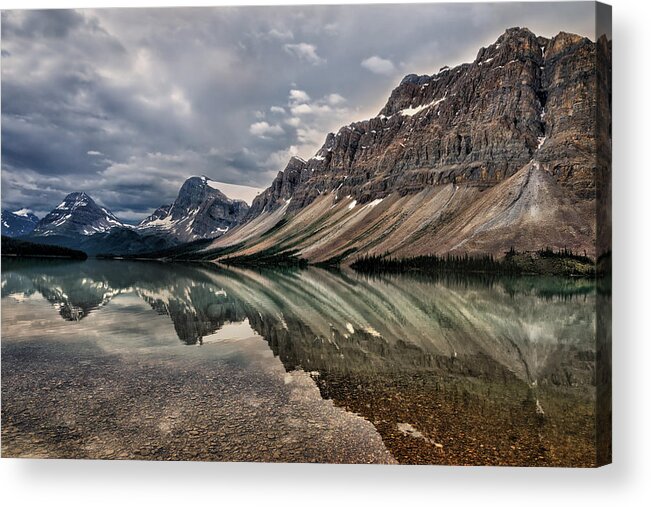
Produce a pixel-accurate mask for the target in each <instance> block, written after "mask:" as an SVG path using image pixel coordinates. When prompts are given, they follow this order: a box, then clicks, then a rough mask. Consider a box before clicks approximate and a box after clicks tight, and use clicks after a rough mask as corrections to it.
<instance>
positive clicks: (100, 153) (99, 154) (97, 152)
mask: <svg viewBox="0 0 651 507" xmlns="http://www.w3.org/2000/svg"><path fill="white" fill-rule="evenodd" d="M86 154H87V155H90V156H92V157H102V156H104V154H103V153H102V152H101V151H95V150H90V151H87V152H86Z"/></svg>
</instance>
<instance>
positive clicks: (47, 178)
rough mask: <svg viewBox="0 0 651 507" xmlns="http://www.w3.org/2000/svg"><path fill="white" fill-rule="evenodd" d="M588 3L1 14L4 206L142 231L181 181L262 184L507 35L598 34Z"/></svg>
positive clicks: (591, 7) (125, 10)
mask: <svg viewBox="0 0 651 507" xmlns="http://www.w3.org/2000/svg"><path fill="white" fill-rule="evenodd" d="M593 9H594V6H593V4H590V3H588V2H585V3H555V4H545V3H522V4H520V3H506V4H433V5H423V4H419V5H401V6H394V5H361V6H345V5H344V6H307V7H296V6H293V7H273V8H262V7H254V8H248V7H240V8H183V9H106V10H79V11H70V10H59V11H5V12H3V13H2V198H3V203H2V204H3V207H9V208H21V207H29V208H32V209H34V210H36V211H40V212H41V213H43V212H45V211H48V210H49V209H51V208H52V207H53V206H55V205H56V204H57V203H58V202H59V201H60V200H61V198H62V197H63V196H64V195H65V194H66V193H68V192H71V191H75V190H84V191H86V192H88V193H90V194H91V195H92V196H94V197H95V198H96V199H97V200H98V201H100V202H101V203H102V204H104V205H106V206H108V207H109V208H111V209H112V210H114V211H115V212H116V213H117V214H118V216H121V217H123V218H126V219H135V218H138V217H141V216H143V214H146V213H148V212H150V211H151V210H152V209H154V208H156V207H158V206H160V205H161V204H164V203H167V202H170V201H171V200H172V199H173V198H174V195H175V193H176V191H177V190H178V188H179V186H180V184H181V183H182V182H183V180H184V179H185V178H187V177H188V176H190V175H193V174H206V175H208V176H210V177H212V178H214V179H216V180H219V181H224V182H227V183H238V184H244V185H252V186H266V185H268V184H269V182H270V181H271V179H272V178H273V177H274V176H275V174H276V173H277V171H278V170H280V169H282V168H283V167H284V165H285V164H286V162H287V160H288V158H289V157H290V156H291V155H295V154H298V155H301V156H303V157H309V156H311V155H312V154H313V153H314V152H315V151H316V150H317V149H318V148H319V146H320V145H321V143H322V142H323V139H324V138H325V135H326V133H327V132H328V131H331V130H336V129H337V128H338V127H340V126H341V125H343V124H347V123H350V122H351V121H354V120H359V119H363V118H367V117H370V116H374V115H375V114H377V111H378V110H379V109H380V108H381V107H382V105H383V103H384V101H385V100H386V98H387V96H388V95H389V93H390V91H391V89H392V88H393V87H394V86H395V85H396V84H397V83H398V82H399V80H400V79H401V77H402V76H403V75H404V74H407V73H412V72H416V73H428V74H431V73H433V72H435V71H437V70H438V69H439V68H440V67H442V66H443V65H455V64H458V63H461V62H463V61H470V60H473V59H474V57H475V56H476V53H477V50H478V49H479V48H480V47H481V46H485V45H488V44H490V43H492V42H493V41H494V40H495V39H496V38H497V37H498V36H499V35H500V34H501V33H502V32H503V31H504V30H505V29H506V28H507V27H510V26H527V27H529V28H530V29H531V30H532V31H534V32H535V33H538V34H540V35H546V36H550V35H555V34H556V33H558V32H559V31H561V30H564V31H570V32H576V33H580V34H583V35H587V36H590V37H592V31H593V26H594V11H593Z"/></svg>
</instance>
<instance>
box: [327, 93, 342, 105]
mask: <svg viewBox="0 0 651 507" xmlns="http://www.w3.org/2000/svg"><path fill="white" fill-rule="evenodd" d="M326 98H327V100H328V104H330V105H333V106H338V105H339V104H343V103H344V102H346V99H345V98H343V97H342V96H341V95H339V94H338V93H331V94H330V95H328V96H327V97H326Z"/></svg>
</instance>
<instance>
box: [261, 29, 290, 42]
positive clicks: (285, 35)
mask: <svg viewBox="0 0 651 507" xmlns="http://www.w3.org/2000/svg"><path fill="white" fill-rule="evenodd" d="M267 35H268V36H269V37H271V38H272V39H279V40H288V39H293V38H294V34H293V33H292V31H291V30H279V29H278V28H272V29H271V30H269V31H268V32H267Z"/></svg>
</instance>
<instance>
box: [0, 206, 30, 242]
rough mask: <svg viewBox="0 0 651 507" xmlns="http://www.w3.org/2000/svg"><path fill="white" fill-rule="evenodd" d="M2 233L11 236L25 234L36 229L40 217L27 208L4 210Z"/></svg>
mask: <svg viewBox="0 0 651 507" xmlns="http://www.w3.org/2000/svg"><path fill="white" fill-rule="evenodd" d="M1 221H2V235H3V236H8V237H10V238H16V237H18V236H25V235H26V234H29V233H30V232H32V231H33V230H34V227H36V224H37V223H38V217H37V216H36V215H34V213H32V212H30V211H29V210H26V209H21V210H18V211H7V210H2V218H1Z"/></svg>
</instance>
